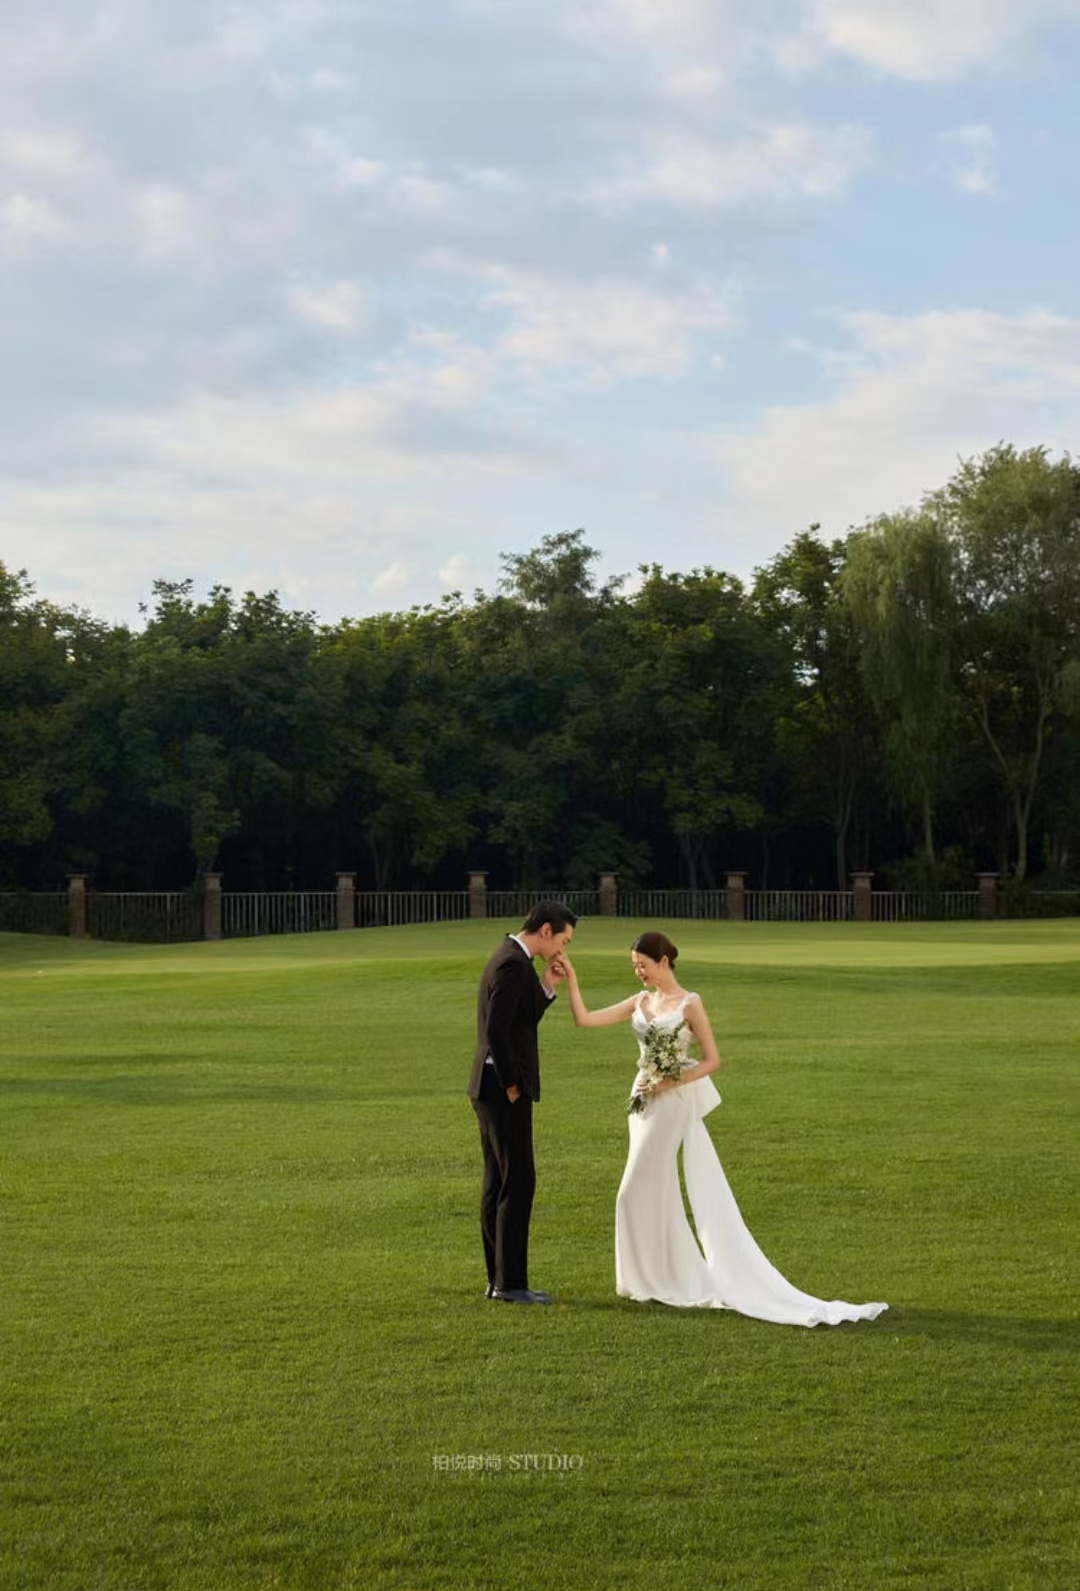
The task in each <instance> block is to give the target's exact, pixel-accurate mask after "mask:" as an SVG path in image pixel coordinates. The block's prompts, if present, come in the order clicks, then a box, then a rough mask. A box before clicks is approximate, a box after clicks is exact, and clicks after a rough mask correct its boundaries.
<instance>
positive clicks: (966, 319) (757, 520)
mask: <svg viewBox="0 0 1080 1591" xmlns="http://www.w3.org/2000/svg"><path fill="white" fill-rule="evenodd" d="M845 325H846V327H847V329H848V331H849V333H850V336H851V344H850V345H849V346H848V348H846V349H845V350H843V352H842V353H841V355H840V356H839V357H837V356H836V355H835V354H834V353H831V352H830V353H826V354H824V355H822V356H821V357H822V360H823V364H824V366H825V368H826V370H827V371H828V372H831V373H832V374H833V376H834V378H835V380H836V385H837V387H838V390H837V391H836V393H835V395H834V396H833V397H831V398H828V399H826V400H824V401H823V402H821V403H819V404H799V405H793V404H781V405H775V406H773V407H772V408H769V409H768V410H766V411H765V414H764V416H763V419H762V421H761V424H760V425H758V426H757V427H755V428H754V429H752V430H749V431H746V432H743V433H736V432H727V433H724V434H722V435H720V436H717V437H713V438H712V440H711V441H710V443H709V444H708V446H709V450H710V451H711V453H712V455H713V456H714V457H715V458H716V459H718V460H719V461H720V462H721V463H722V464H723V466H724V467H725V471H726V473H727V474H728V476H729V479H730V482H731V485H732V488H733V494H734V502H733V510H732V511H733V513H734V514H735V515H736V516H739V515H741V516H743V518H744V520H745V521H746V522H748V523H751V524H754V525H756V526H757V527H759V528H765V527H767V528H768V529H769V530H770V531H771V532H772V534H773V537H774V538H776V539H780V538H782V539H787V538H788V537H789V536H791V535H793V534H794V533H795V532H796V531H798V530H799V529H802V528H804V527H805V526H806V525H808V524H810V523H811V521H813V520H818V521H820V522H821V523H822V524H823V526H824V528H825V530H826V533H828V534H832V535H838V534H841V533H842V532H843V531H844V530H845V529H846V528H847V527H848V526H850V525H853V524H859V523H862V521H863V520H864V519H866V518H868V517H870V516H872V515H875V514H878V513H884V512H887V511H889V510H891V509H894V508H898V507H900V506H902V505H905V504H910V503H914V502H917V501H918V500H919V499H920V498H921V496H922V495H923V493H924V492H925V491H928V490H931V489H933V488H934V487H936V486H938V485H940V484H941V483H942V482H943V481H944V480H946V479H947V478H948V476H949V475H950V474H951V473H952V471H953V470H954V469H955V467H956V462H957V459H958V458H959V457H969V456H972V455H974V454H977V453H980V452H982V451H984V450H985V449H986V448H988V447H991V446H993V445H994V444H995V443H997V442H998V441H1000V440H1001V439H1002V438H1007V439H1009V440H1011V441H1014V442H1015V443H1016V444H1017V445H1018V446H1033V445H1036V444H1045V445H1046V446H1048V447H1051V448H1067V447H1069V446H1070V443H1073V444H1074V443H1075V437H1076V433H1077V430H1078V429H1080V319H1067V318H1064V317H1061V316H1055V315H1049V314H1046V313H1043V312H1035V311H1033V312H1031V313H1028V314H1025V315H1018V316H1008V315H1000V314H993V313H991V312H989V311H985V310H978V309H972V310H962V311H954V312H949V313H946V312H938V313H931V314H925V315H913V316H893V315H877V314H861V315H853V316H850V317H848V318H847V320H846V322H845Z"/></svg>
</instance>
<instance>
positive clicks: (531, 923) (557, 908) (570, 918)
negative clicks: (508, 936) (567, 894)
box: [521, 900, 577, 934]
mask: <svg viewBox="0 0 1080 1591" xmlns="http://www.w3.org/2000/svg"><path fill="white" fill-rule="evenodd" d="M545 923H550V924H551V931H552V933H553V934H561V933H562V931H563V929H564V928H576V927H577V913H576V912H572V911H571V910H570V908H569V906H564V905H563V903H562V901H561V900H538V901H537V903H536V905H535V906H534V907H533V908H532V910H531V911H530V912H529V915H528V916H527V917H526V919H525V921H524V922H523V923H522V925H521V932H522V933H523V934H538V933H539V932H540V930H541V928H543V926H544V924H545Z"/></svg>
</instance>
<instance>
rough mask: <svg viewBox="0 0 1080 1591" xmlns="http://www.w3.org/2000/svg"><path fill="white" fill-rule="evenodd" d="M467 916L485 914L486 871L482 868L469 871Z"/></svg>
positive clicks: (481, 915) (483, 915)
mask: <svg viewBox="0 0 1080 1591" xmlns="http://www.w3.org/2000/svg"><path fill="white" fill-rule="evenodd" d="M469 916H470V917H486V916H487V873H486V872H484V871H483V869H482V868H472V869H470V872H469Z"/></svg>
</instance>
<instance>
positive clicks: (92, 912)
mask: <svg viewBox="0 0 1080 1591" xmlns="http://www.w3.org/2000/svg"><path fill="white" fill-rule="evenodd" d="M65 932H66V929H65ZM86 932H87V933H88V934H89V935H90V937H91V939H119V940H131V941H135V942H137V943H140V944H153V943H157V944H165V943H172V942H175V941H177V940H185V939H201V938H202V934H203V911H202V901H201V899H200V898H199V897H198V896H197V895H193V894H191V893H190V892H189V891H182V890H159V891H155V892H153V893H143V892H132V891H125V892H123V893H109V892H105V893H98V892H97V891H96V890H95V891H94V892H93V893H92V894H91V893H88V894H87V896H86Z"/></svg>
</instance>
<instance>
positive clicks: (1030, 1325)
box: [557, 1298, 1080, 1354]
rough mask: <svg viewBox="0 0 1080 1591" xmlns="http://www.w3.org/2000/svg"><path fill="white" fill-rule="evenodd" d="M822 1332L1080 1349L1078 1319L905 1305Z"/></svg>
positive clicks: (717, 1316) (602, 1303)
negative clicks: (873, 1318) (1030, 1317)
mask: <svg viewBox="0 0 1080 1591" xmlns="http://www.w3.org/2000/svg"><path fill="white" fill-rule="evenodd" d="M557 1301H558V1302H559V1303H560V1304H563V1305H564V1306H565V1307H568V1308H571V1309H574V1310H587V1311H588V1312H589V1313H590V1314H607V1313H615V1314H625V1315H640V1316H642V1317H648V1316H653V1317H655V1318H657V1319H659V1318H661V1317H662V1316H666V1315H670V1313H671V1309H670V1306H669V1305H667V1304H639V1303H635V1302H633V1301H632V1300H631V1299H625V1298H565V1299H558V1300H557ZM680 1313H685V1314H686V1315H688V1316H692V1317H694V1318H695V1319H696V1320H703V1319H712V1320H716V1321H718V1322H720V1321H723V1322H726V1323H727V1325H726V1326H721V1327H720V1328H719V1329H721V1330H724V1329H730V1328H731V1327H732V1326H733V1325H735V1324H736V1323H737V1324H738V1326H739V1327H743V1328H745V1327H752V1328H754V1329H755V1330H761V1331H765V1330H768V1331H776V1330H778V1329H779V1330H781V1331H805V1330H807V1329H808V1328H806V1327H801V1326H791V1327H785V1326H781V1327H779V1328H778V1327H777V1326H775V1325H773V1324H772V1323H770V1322H768V1321H762V1320H754V1319H753V1318H751V1317H750V1316H747V1315H740V1314H739V1313H738V1312H737V1311H736V1310H730V1309H695V1310H687V1311H685V1312H683V1311H681V1312H680ZM813 1331H814V1333H815V1334H816V1335H818V1336H822V1337H824V1336H833V1335H835V1334H836V1333H838V1332H839V1333H842V1334H843V1335H844V1336H847V1335H849V1334H850V1333H851V1332H855V1331H857V1332H859V1333H860V1334H862V1333H865V1334H867V1335H870V1334H873V1335H875V1336H884V1337H888V1338H896V1337H909V1338H912V1337H922V1338H925V1339H928V1340H929V1341H931V1342H939V1343H948V1342H964V1343H968V1342H980V1343H989V1344H990V1345H991V1346H993V1347H1000V1348H1003V1349H1005V1348H1019V1349H1020V1350H1022V1351H1023V1352H1025V1353H1073V1354H1075V1353H1076V1352H1077V1351H1078V1350H1080V1322H1078V1321H1077V1320H1075V1319H1073V1320H1069V1319H1065V1320H1018V1319H1014V1318H1011V1317H1008V1316H1004V1315H977V1314H967V1313H965V1312H964V1311H962V1310H948V1309H905V1308H898V1307H896V1306H895V1305H893V1306H892V1307H891V1308H890V1309H889V1310H887V1311H886V1313H885V1314H884V1315H880V1316H879V1317H878V1319H877V1320H876V1321H869V1320H848V1321H843V1322H842V1323H841V1324H840V1325H838V1326H817V1327H814V1328H813Z"/></svg>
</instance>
